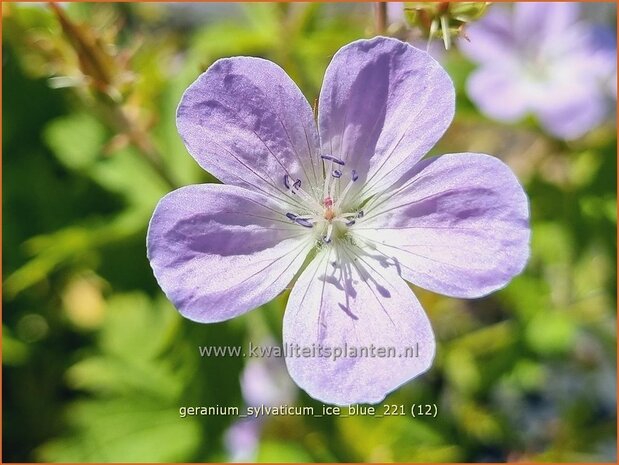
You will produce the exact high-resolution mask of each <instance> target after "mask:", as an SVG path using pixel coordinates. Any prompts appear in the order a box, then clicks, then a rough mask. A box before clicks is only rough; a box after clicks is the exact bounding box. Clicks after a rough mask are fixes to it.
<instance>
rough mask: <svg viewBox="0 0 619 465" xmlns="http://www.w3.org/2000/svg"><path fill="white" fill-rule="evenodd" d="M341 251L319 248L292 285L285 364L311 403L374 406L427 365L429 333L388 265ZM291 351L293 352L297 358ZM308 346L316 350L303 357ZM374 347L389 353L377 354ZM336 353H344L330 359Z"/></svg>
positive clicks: (431, 337)
mask: <svg viewBox="0 0 619 465" xmlns="http://www.w3.org/2000/svg"><path fill="white" fill-rule="evenodd" d="M338 247H342V246H338ZM345 247H347V249H343V248H328V249H325V250H323V251H322V252H321V253H320V254H319V255H318V256H317V257H316V258H314V260H313V261H312V262H311V263H310V265H309V266H308V267H307V269H306V270H305V271H303V273H302V274H301V276H300V277H299V280H298V281H297V283H296V284H295V286H294V287H293V289H292V292H291V294H290V297H289V299H288V305H287V307H286V313H285V315H284V328H283V339H284V343H285V344H286V347H288V348H289V349H290V350H289V354H288V356H287V357H286V364H287V365H288V371H289V372H290V375H291V376H292V378H293V379H294V380H295V382H296V383H297V384H298V385H299V386H300V387H301V388H303V389H304V390H305V391H306V392H307V393H308V394H309V395H310V396H312V397H314V398H315V399H318V400H320V401H322V402H328V403H332V404H338V405H347V404H352V403H377V402H380V401H381V400H382V399H383V398H384V397H385V395H386V394H387V393H389V392H391V391H393V390H394V389H396V388H397V387H398V386H400V385H401V384H403V383H406V382H407V381H409V380H410V379H412V378H414V377H416V376H418V375H420V374H421V373H423V372H424V371H426V370H427V369H428V368H429V367H430V366H431V364H432V360H433V358H434V351H435V342H434V335H433V333H432V328H431V326H430V323H429V321H428V318H427V316H426V315H425V313H424V311H423V309H422V308H421V305H420V304H419V302H418V301H417V299H416V298H415V296H414V294H413V292H412V291H411V290H410V288H409V287H408V286H407V285H406V283H405V282H404V281H403V280H402V279H401V278H400V277H399V276H398V273H397V268H396V267H395V266H393V265H389V264H387V263H385V262H384V261H383V262H382V263H380V262H379V261H377V260H375V259H374V258H372V257H370V256H367V255H363V254H362V253H359V252H360V251H359V249H358V248H356V247H354V246H345ZM292 347H297V348H299V353H298V354H296V355H297V356H295V354H294V353H293V354H292V355H291V353H290V352H291V351H292V349H291V348H292ZM312 347H313V348H314V349H315V350H319V348H320V350H323V352H322V353H318V352H315V353H314V354H313V355H316V356H310V357H308V356H303V348H312ZM372 347H374V349H375V350H376V352H374V355H371V352H370V351H371V350H372ZM379 348H380V350H382V349H384V350H385V351H386V352H385V353H387V351H390V352H392V355H391V356H389V357H386V356H385V353H383V354H382V356H380V355H377V354H378V352H377V351H378V350H379ZM415 348H417V349H418V352H416V351H415ZM329 350H330V353H327V351H329ZM338 350H339V351H344V352H343V353H344V354H345V355H346V356H344V355H343V354H340V355H341V356H340V357H336V355H335V354H336V351H338ZM353 350H354V351H357V352H356V354H353V352H352V351H353ZM362 350H365V353H363V352H362ZM320 355H323V356H320ZM353 355H356V356H353Z"/></svg>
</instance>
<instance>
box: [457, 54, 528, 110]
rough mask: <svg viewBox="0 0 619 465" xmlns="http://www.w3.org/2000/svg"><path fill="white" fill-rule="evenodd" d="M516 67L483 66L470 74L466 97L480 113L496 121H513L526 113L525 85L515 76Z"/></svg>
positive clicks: (526, 94)
mask: <svg viewBox="0 0 619 465" xmlns="http://www.w3.org/2000/svg"><path fill="white" fill-rule="evenodd" d="M518 73H519V70H518V69H517V68H512V67H510V66H508V65H507V64H506V65H505V66H504V67H492V66H483V67H481V68H479V69H478V70H476V71H474V72H473V73H472V74H471V77H470V78H469V79H468V81H467V83H466V90H467V94H468V95H469V97H470V99H471V100H472V101H473V102H474V103H475V105H477V106H478V107H479V109H480V111H481V112H482V113H484V114H485V115H486V116H488V117H490V118H493V119H496V120H498V121H505V122H513V121H517V120H519V119H520V118H522V117H523V116H524V115H525V114H526V113H527V111H528V110H529V95H528V92H527V90H528V89H527V88H526V84H524V83H523V82H520V81H519V80H518V78H517V77H516V76H517V75H518Z"/></svg>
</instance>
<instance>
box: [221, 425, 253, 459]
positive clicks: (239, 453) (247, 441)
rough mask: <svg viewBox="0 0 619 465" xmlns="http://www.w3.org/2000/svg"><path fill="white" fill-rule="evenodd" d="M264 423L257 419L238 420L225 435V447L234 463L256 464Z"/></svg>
mask: <svg viewBox="0 0 619 465" xmlns="http://www.w3.org/2000/svg"><path fill="white" fill-rule="evenodd" d="M261 432H262V421H261V420H260V419H257V418H253V417H249V418H241V419H240V420H236V421H235V422H234V423H232V425H230V427H229V428H228V429H227V430H226V432H225V433H224V437H223V440H224V446H225V448H226V451H227V453H228V460H229V461H230V462H232V463H248V462H255V461H256V458H257V457H256V456H257V454H258V446H259V445H260V433H261Z"/></svg>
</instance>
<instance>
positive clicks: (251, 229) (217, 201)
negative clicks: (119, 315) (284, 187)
mask: <svg viewBox="0 0 619 465" xmlns="http://www.w3.org/2000/svg"><path fill="white" fill-rule="evenodd" d="M277 208H278V205H276V204H274V202H272V201H270V200H269V199H268V198H267V197H264V196H263V195H261V194H257V193H253V192H251V191H249V190H247V189H243V188H240V187H235V186H225V185H218V184H202V185H194V186H186V187H182V188H180V189H178V190H175V191H173V192H171V193H169V194H168V195H166V196H165V197H164V198H163V199H161V201H160V202H159V204H158V205H157V208H156V209H155V213H154V214H153V217H152V219H151V221H150V225H149V228H148V238H147V246H148V258H149V260H150V264H151V266H152V268H153V271H154V273H155V277H156V278H157V281H158V282H159V285H160V286H161V288H162V289H163V291H164V292H165V293H166V295H167V296H168V298H169V299H170V300H171V301H172V302H173V303H174V305H175V306H176V307H177V308H178V310H179V311H180V312H181V313H182V314H183V315H184V316H185V317H187V318H189V319H190V320H194V321H200V322H203V323H210V322H216V321H223V320H227V319H229V318H233V317H235V316H237V315H239V314H241V313H244V312H247V311H249V310H252V309H253V308H255V307H258V306H260V305H262V304H264V303H266V302H268V301H269V300H271V299H273V298H274V297H276V296H277V294H279V293H280V292H281V291H283V290H284V288H285V287H286V286H287V285H288V284H289V283H290V281H291V280H292V278H293V277H294V275H295V273H296V272H297V271H298V270H299V268H300V267H301V265H302V264H303V261H304V259H305V257H306V255H307V252H308V251H309V250H310V249H311V247H312V244H311V234H308V231H307V230H306V229H305V228H303V227H301V226H298V225H294V224H290V221H288V220H287V218H286V217H285V216H284V214H283V213H280V212H279V211H278V210H277Z"/></svg>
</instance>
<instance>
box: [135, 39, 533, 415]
mask: <svg viewBox="0 0 619 465" xmlns="http://www.w3.org/2000/svg"><path fill="white" fill-rule="evenodd" d="M319 102H320V103H319V114H318V122H317V124H316V123H315V120H314V115H313V113H312V110H311V107H310V105H309V103H308V102H307V100H306V99H305V98H304V97H303V94H302V93H301V91H300V90H299V89H298V88H297V87H296V85H295V84H294V83H293V82H292V80H291V79H290V78H289V77H288V76H287V75H286V73H285V72H284V71H283V70H282V69H281V68H280V67H278V66H277V65H275V64H274V63H272V62H270V61H267V60H263V59H259V58H249V57H237V58H229V59H222V60H219V61H217V62H216V63H215V64H213V65H212V66H211V67H210V68H209V69H208V70H207V71H206V72H205V73H204V74H202V75H201V76H200V77H199V78H198V80H197V81H196V82H194V83H193V84H192V85H191V86H190V87H189V89H187V91H186V92H185V95H184V96H183V99H182V101H181V103H180V105H179V108H178V113H177V124H178V129H179V132H180V134H181V136H182V138H183V140H184V142H185V144H186V146H187V148H188V150H189V152H190V153H191V154H192V155H193V157H194V158H195V159H196V161H197V162H198V163H199V164H200V165H201V166H202V167H203V168H204V169H205V170H207V171H209V172H211V173H213V174H214V175H215V176H217V177H218V178H219V179H221V180H222V181H223V182H224V183H226V184H224V185H217V184H206V185H194V186H187V187H183V188H180V189H178V190H176V191H174V192H171V193H170V194H168V195H166V196H165V197H164V198H163V199H162V200H161V201H160V202H159V204H158V206H157V208H156V210H155V213H154V214H153V217H152V219H151V222H150V226H149V231H148V239H147V242H148V257H149V259H150V262H151V266H152V267H153V270H154V273H155V276H156V278H157V280H158V282H159V284H160V286H161V287H162V289H163V290H164V291H165V293H166V295H167V296H168V297H169V298H170V300H171V301H172V302H173V303H174V304H175V305H176V307H177V308H178V309H179V311H180V312H181V313H182V314H183V315H184V316H185V317H187V318H189V319H192V320H194V321H199V322H207V323H208V322H217V321H223V320H227V319H230V318H233V317H235V316H238V315H241V314H243V313H245V312H247V311H249V310H251V309H253V308H255V307H258V306H260V305H262V304H264V303H266V302H268V301H269V300H271V299H273V298H274V297H276V296H277V295H278V294H279V293H281V292H282V291H283V290H284V289H285V288H286V287H287V286H288V284H289V283H290V282H291V281H292V280H293V278H294V277H295V275H297V273H300V275H299V277H298V280H297V281H296V283H295V285H294V287H293V289H292V292H291V294H290V297H289V299H288V304H287V307H286V312H285V315H284V327H283V340H284V343H285V344H286V345H287V346H296V347H301V348H303V349H309V351H311V350H312V347H313V348H317V347H318V348H323V349H331V356H328V355H326V351H323V352H321V353H317V352H313V353H311V354H309V356H303V355H301V356H298V355H299V353H294V354H292V355H297V356H287V357H286V364H287V366H288V371H289V373H290V375H291V376H292V378H293V379H294V380H295V382H296V383H297V384H298V385H299V386H301V387H302V388H303V389H304V390H305V391H307V392H308V393H309V394H310V395H311V396H312V397H315V398H316V399H319V400H321V401H324V402H330V403H335V404H349V403H357V402H368V403H370V402H379V401H380V400H382V399H383V398H384V397H385V395H386V394H387V393H389V392H391V391H392V390H394V389H395V388H397V387H398V386H399V385H401V384H403V383H405V382H407V381H408V380H410V379H412V378H414V377H416V376H418V375H419V374H421V373H423V372H424V371H426V370H427V369H428V368H429V367H430V365H431V363H432V360H433V358H434V350H435V342H434V335H433V333H432V328H431V327H430V323H429V321H428V318H427V316H426V315H425V313H424V311H423V309H422V308H421V305H420V304H419V302H418V301H417V299H416V297H415V295H414V294H413V292H412V291H411V289H410V288H409V287H408V285H407V284H406V282H405V281H404V279H406V280H408V281H411V282H413V283H415V284H417V285H419V286H422V287H425V288H426V289H430V290H432V291H436V292H440V293H443V294H447V295H450V296H455V297H467V298H473V297H480V296H483V295H486V294H488V293H490V292H492V291H494V290H496V289H499V288H501V287H503V286H505V285H506V284H507V283H508V282H509V280H510V279H511V278H512V277H513V276H514V275H516V274H518V273H519V272H520V271H521V270H522V269H523V267H524V265H525V262H526V260H527V258H528V254H529V249H528V241H529V226H528V203H527V198H526V195H525V193H524V191H523V189H522V187H521V186H520V184H519V183H518V180H517V179H516V177H515V176H514V175H513V173H512V172H511V171H510V169H509V168H508V167H507V166H506V165H504V164H503V163H502V162H501V161H499V160H498V159H496V158H494V157H491V156H488V155H482V154H475V153H462V154H450V155H443V156H441V157H435V158H429V159H426V160H422V158H423V156H424V155H425V154H426V153H427V152H428V150H429V149H430V148H431V147H432V146H433V145H434V144H435V143H436V142H437V141H438V139H439V138H440V137H441V136H442V135H443V133H444V132H445V130H446V129H447V127H448V126H449V124H450V122H451V120H452V118H453V113H454V105H455V95H454V88H453V84H452V82H451V80H450V79H449V76H448V75H447V73H446V72H445V71H444V70H443V68H441V66H440V65H439V64H438V63H437V62H436V61H435V60H433V59H432V58H431V57H430V56H429V55H428V54H426V53H425V52H423V51H421V50H418V49H416V48H414V47H412V46H410V45H408V44H406V43H403V42H400V41H397V40H394V39H388V38H384V37H377V38H374V39H372V40H359V41H356V42H353V43H351V44H349V45H346V46H345V47H343V48H342V49H341V50H339V51H338V52H337V53H336V54H335V56H334V57H333V60H332V61H331V64H330V65H329V67H328V69H327V71H326V75H325V79H324V84H323V87H322V90H321V93H320V99H319ZM308 256H309V257H311V258H312V259H311V261H310V262H309V264H308V266H307V267H306V268H305V269H304V270H303V271H301V269H302V266H303V264H304V262H305V261H306V259H307V258H308ZM415 344H418V347H419V353H418V356H414V357H411V356H408V357H407V356H402V355H403V354H406V350H407V348H408V347H411V346H415ZM351 347H352V348H355V349H356V350H357V351H358V352H360V351H361V350H363V349H364V348H365V351H366V355H367V354H368V351H369V350H371V349H370V348H371V347H374V348H377V347H381V348H385V349H386V350H387V349H389V350H391V349H390V348H393V350H395V352H396V354H397V355H395V357H390V358H384V357H381V356H378V357H377V356H374V357H372V356H359V355H358V356H352V355H351V354H350V352H349V351H348V350H349V349H350V348H351ZM335 350H347V352H346V354H345V355H348V356H342V357H339V358H336V357H335V356H333V355H334V352H335ZM305 353H306V354H307V353H308V352H307V351H305ZM289 355H291V354H290V353H289ZM383 355H384V353H383ZM398 355H400V356H398Z"/></svg>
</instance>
